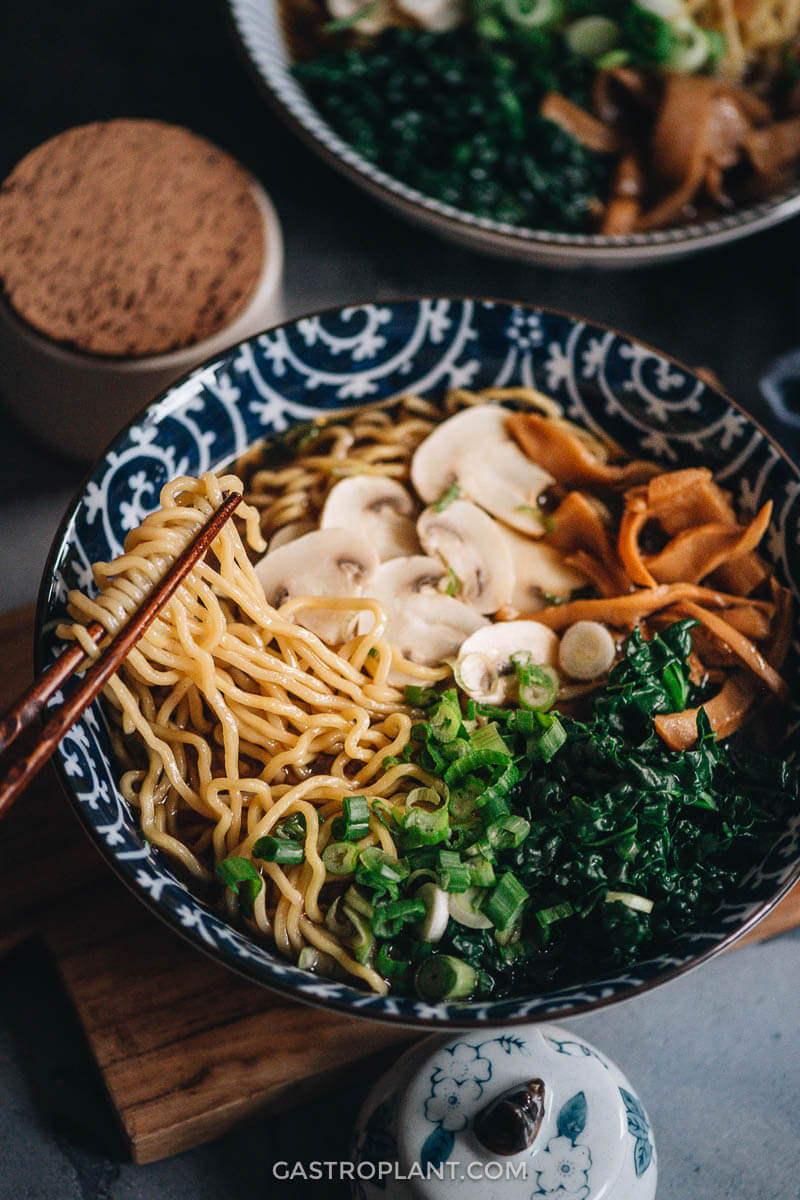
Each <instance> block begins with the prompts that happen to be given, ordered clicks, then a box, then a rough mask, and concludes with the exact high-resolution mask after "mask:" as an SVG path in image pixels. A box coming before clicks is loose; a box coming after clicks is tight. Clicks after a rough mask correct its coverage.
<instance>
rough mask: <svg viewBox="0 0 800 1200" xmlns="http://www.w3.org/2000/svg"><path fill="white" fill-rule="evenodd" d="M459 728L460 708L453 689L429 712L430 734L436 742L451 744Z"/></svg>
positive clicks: (444, 694)
mask: <svg viewBox="0 0 800 1200" xmlns="http://www.w3.org/2000/svg"><path fill="white" fill-rule="evenodd" d="M460 728H461V706H460V704H459V703H458V693H457V692H456V691H455V689H454V688H451V689H450V690H449V691H446V692H444V693H443V695H441V696H440V697H439V701H438V703H437V704H436V705H435V706H434V707H433V708H432V709H431V712H430V732H431V735H432V736H433V737H435V738H436V740H437V741H438V742H452V741H453V739H454V738H455V737H457V736H458V731H459V729H460Z"/></svg>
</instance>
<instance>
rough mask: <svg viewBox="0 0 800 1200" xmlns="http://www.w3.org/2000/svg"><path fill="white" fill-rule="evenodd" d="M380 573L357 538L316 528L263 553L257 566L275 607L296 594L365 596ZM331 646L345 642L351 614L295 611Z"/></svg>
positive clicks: (346, 532)
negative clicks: (376, 574)
mask: <svg viewBox="0 0 800 1200" xmlns="http://www.w3.org/2000/svg"><path fill="white" fill-rule="evenodd" d="M377 569H378V556H377V554H376V553H375V551H374V550H373V548H372V546H371V545H370V543H369V542H368V541H367V539H366V538H365V537H362V536H361V534H358V533H355V532H353V531H352V530H347V529H317V530H315V531H314V532H313V533H307V534H305V535H304V536H303V537H299V538H296V539H295V541H293V542H289V543H288V544H287V545H285V546H281V547H280V548H279V549H277V550H273V551H272V552H271V553H269V554H266V555H265V556H264V558H262V559H261V561H260V562H258V563H257V564H256V575H257V576H258V578H259V579H260V580H261V584H262V586H263V588H264V594H265V596H266V598H267V602H268V603H269V604H271V605H272V607H273V608H280V606H281V605H282V604H283V603H284V602H285V601H286V600H288V599H289V598H291V597H294V596H326V597H330V598H332V599H339V598H342V597H356V596H363V595H364V593H365V590H366V589H368V587H369V585H370V584H371V582H372V579H373V576H374V574H375V572H376V571H377ZM292 620H294V621H295V622H296V623H297V624H298V625H302V626H303V627H304V628H305V629H310V630H311V631H312V632H313V633H316V634H317V636H318V637H321V638H322V639H323V641H325V642H329V643H330V644H331V645H338V644H339V643H340V642H343V641H346V640H347V637H348V630H349V629H350V628H351V627H352V625H353V612H348V610H347V609H341V608H338V609H337V608H328V609H326V608H324V607H313V608H299V609H298V610H297V611H296V612H295V614H294V615H293V617H292Z"/></svg>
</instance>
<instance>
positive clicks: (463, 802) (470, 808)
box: [449, 785, 481, 824]
mask: <svg viewBox="0 0 800 1200" xmlns="http://www.w3.org/2000/svg"><path fill="white" fill-rule="evenodd" d="M480 794H481V788H480V787H479V786H477V785H475V786H474V787H469V786H465V787H461V788H457V789H455V790H454V791H452V792H451V793H450V805H449V807H450V818H451V820H453V821H456V822H458V823H459V824H460V823H462V822H464V821H470V820H472V819H473V818H474V817H475V814H476V813H477V811H478V805H477V803H476V801H477V798H478V796H479V795H480Z"/></svg>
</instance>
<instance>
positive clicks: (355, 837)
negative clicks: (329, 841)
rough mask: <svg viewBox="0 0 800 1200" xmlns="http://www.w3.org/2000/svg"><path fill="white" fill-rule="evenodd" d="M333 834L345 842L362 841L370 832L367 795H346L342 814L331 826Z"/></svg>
mask: <svg viewBox="0 0 800 1200" xmlns="http://www.w3.org/2000/svg"><path fill="white" fill-rule="evenodd" d="M331 828H332V831H333V836H334V837H335V838H337V839H338V840H339V841H343V842H360V841H361V839H362V838H364V837H366V836H367V834H368V833H369V805H368V804H367V799H366V796H345V798H344V800H343V801H342V815H341V817H337V818H336V820H335V821H334V822H333V825H332V826H331Z"/></svg>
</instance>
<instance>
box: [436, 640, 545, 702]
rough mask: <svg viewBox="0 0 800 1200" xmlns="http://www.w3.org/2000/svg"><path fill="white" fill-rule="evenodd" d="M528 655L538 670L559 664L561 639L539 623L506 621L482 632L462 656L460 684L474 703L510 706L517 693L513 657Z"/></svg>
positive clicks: (458, 667)
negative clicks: (508, 704)
mask: <svg viewBox="0 0 800 1200" xmlns="http://www.w3.org/2000/svg"><path fill="white" fill-rule="evenodd" d="M526 651H527V653H528V654H529V655H530V661H531V663H532V664H533V665H534V666H549V667H555V666H557V664H558V638H557V637H556V635H555V634H554V633H553V631H552V629H549V628H548V627H547V626H546V625H541V624H540V623H539V622H538V621H505V622H502V623H499V624H496V625H488V626H486V628H484V629H479V630H478V632H477V633H473V634H472V635H471V636H470V637H468V638H467V640H466V641H465V642H463V643H462V645H461V649H460V650H459V652H458V662H457V663H456V677H457V679H458V682H459V684H460V685H461V687H462V688H463V689H464V691H465V692H466V693H467V694H468V695H469V696H471V697H472V699H473V700H479V701H480V702H481V703H483V704H506V703H508V702H509V701H511V700H513V699H514V698H515V696H516V691H517V678H516V672H515V670H514V664H513V663H512V661H511V656H512V655H513V654H520V653H524V652H526Z"/></svg>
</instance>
